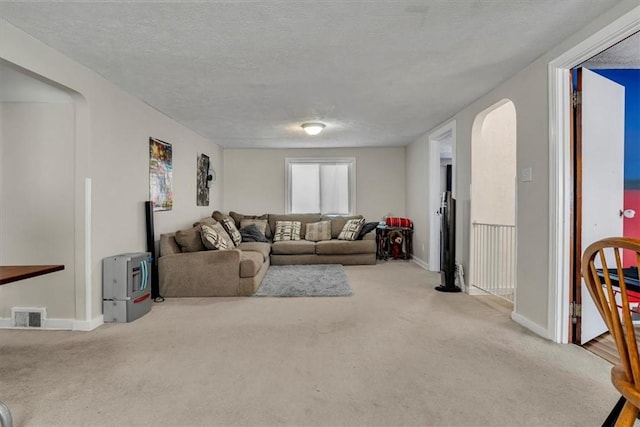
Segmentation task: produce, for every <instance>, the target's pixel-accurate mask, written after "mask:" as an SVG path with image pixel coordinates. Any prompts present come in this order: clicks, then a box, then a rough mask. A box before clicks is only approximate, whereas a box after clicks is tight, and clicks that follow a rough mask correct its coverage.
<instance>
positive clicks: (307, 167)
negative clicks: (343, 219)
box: [287, 158, 355, 215]
mask: <svg viewBox="0 0 640 427" xmlns="http://www.w3.org/2000/svg"><path fill="white" fill-rule="evenodd" d="M287 178H288V179H287V213H315V212H320V213H323V214H335V215H346V214H351V213H353V212H354V211H355V159H353V158H349V159H287Z"/></svg>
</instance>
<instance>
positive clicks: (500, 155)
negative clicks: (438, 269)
mask: <svg viewBox="0 0 640 427" xmlns="http://www.w3.org/2000/svg"><path fill="white" fill-rule="evenodd" d="M516 128H517V120H516V108H515V105H514V104H513V102H512V101H510V100H508V99H503V100H501V101H499V102H498V103H496V104H494V105H492V106H491V107H489V108H487V109H486V110H484V111H482V112H481V113H479V114H478V116H477V117H476V119H475V120H474V123H473V129H472V136H471V138H472V140H471V239H470V250H471V257H470V260H471V265H470V284H471V286H473V288H474V289H479V290H481V291H483V292H486V293H488V294H491V295H494V296H496V297H499V298H502V299H504V300H507V301H509V302H511V303H513V302H514V301H515V291H516V215H515V212H516V162H517V158H516ZM523 179H524V178H523ZM531 179H532V178H531Z"/></svg>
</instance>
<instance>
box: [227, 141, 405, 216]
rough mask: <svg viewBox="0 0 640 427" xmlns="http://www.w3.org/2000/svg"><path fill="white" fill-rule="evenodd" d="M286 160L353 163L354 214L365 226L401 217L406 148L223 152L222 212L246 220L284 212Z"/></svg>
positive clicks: (402, 212) (403, 207)
mask: <svg viewBox="0 0 640 427" xmlns="http://www.w3.org/2000/svg"><path fill="white" fill-rule="evenodd" d="M286 157H355V158H356V186H357V187H356V211H357V213H358V214H362V215H364V217H365V218H366V219H367V221H380V219H381V218H382V217H383V216H385V215H389V214H390V213H391V214H393V215H394V216H405V173H404V170H405V148H404V147H395V148H354V149H347V148H338V149H274V150H269V149H253V150H240V149H226V150H224V183H225V186H224V191H223V193H224V199H223V203H222V205H223V206H224V210H225V211H230V210H231V211H236V212H240V213H246V214H262V213H282V212H284V210H285V158H286Z"/></svg>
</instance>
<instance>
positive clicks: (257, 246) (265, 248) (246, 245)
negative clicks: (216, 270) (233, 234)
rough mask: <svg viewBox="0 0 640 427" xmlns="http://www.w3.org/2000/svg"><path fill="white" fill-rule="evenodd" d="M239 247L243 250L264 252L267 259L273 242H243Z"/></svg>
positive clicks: (263, 254)
mask: <svg viewBox="0 0 640 427" xmlns="http://www.w3.org/2000/svg"><path fill="white" fill-rule="evenodd" d="M237 249H240V250H241V251H243V252H244V251H250V252H258V253H261V254H262V257H263V258H264V260H265V261H266V260H267V258H269V254H270V253H271V243H262V242H242V243H240V244H239V245H238V246H237Z"/></svg>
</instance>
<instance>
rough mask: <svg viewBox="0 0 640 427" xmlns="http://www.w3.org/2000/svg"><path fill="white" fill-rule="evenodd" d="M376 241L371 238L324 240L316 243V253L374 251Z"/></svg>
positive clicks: (338, 253)
mask: <svg viewBox="0 0 640 427" xmlns="http://www.w3.org/2000/svg"><path fill="white" fill-rule="evenodd" d="M375 251H376V242H375V241H373V240H354V241H349V240H325V241H323V242H318V243H316V254H318V255H349V254H368V253H375Z"/></svg>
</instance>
